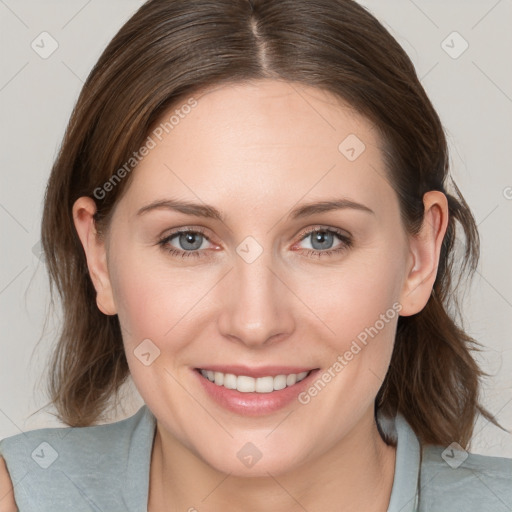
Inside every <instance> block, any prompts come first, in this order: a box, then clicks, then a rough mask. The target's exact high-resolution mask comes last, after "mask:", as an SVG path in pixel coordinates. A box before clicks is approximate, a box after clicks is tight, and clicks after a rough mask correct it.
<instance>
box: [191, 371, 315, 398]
mask: <svg viewBox="0 0 512 512" xmlns="http://www.w3.org/2000/svg"><path fill="white" fill-rule="evenodd" d="M199 371H200V373H201V375H202V376H203V377H204V378H205V379H208V380H209V381H210V382H213V383H214V384H216V385H217V386H219V387H224V388H226V389H233V390H237V391H239V392H240V393H272V392H273V391H280V390H281V389H284V388H287V387H290V386H293V385H295V384H296V383H298V382H300V381H302V380H304V379H305V378H306V377H307V376H308V374H309V373H310V372H311V370H310V371H306V372H300V373H290V374H287V375H285V374H282V375H276V376H274V377H273V376H271V375H268V376H263V377H257V378H254V377H249V376H248V375H235V374H233V373H222V372H219V371H215V372H214V371H212V370H203V369H199Z"/></svg>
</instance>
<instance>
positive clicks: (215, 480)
mask: <svg viewBox="0 0 512 512" xmlns="http://www.w3.org/2000/svg"><path fill="white" fill-rule="evenodd" d="M369 413H371V414H366V415H365V416H364V417H363V418H362V419H361V421H360V422H359V423H358V424H356V425H355V426H354V428H353V429H352V430H351V431H350V433H349V434H348V435H347V436H345V437H344V438H343V439H341V440H340V441H339V442H338V443H337V444H336V445H335V446H333V448H332V449H331V450H329V451H328V452H326V453H323V454H322V455H321V456H319V457H316V458H315V459H308V460H307V462H304V463H303V464H301V465H298V466H297V467H294V468H292V469H290V470H289V471H286V472H283V473H280V474H279V475H271V474H270V473H268V475H269V476H268V477H253V478H247V477H235V476H231V475H229V474H225V473H222V472H219V471H217V470H216V469H215V468H212V467H211V466H210V465H209V464H207V463H205V462H204V461H203V460H202V459H200V458H199V457H198V456H197V455H196V454H195V453H193V452H192V451H191V450H189V449H188V448H187V447H185V446H184V445H183V444H181V443H180V442H179V441H178V440H177V439H176V438H174V437H173V436H172V435H170V434H169V433H167V432H165V431H163V429H161V428H160V425H159V424H158V423H157V431H156V434H155V441H154V445H153V452H152V457H151V472H150V487H149V501H148V512H163V511H164V510H168V509H169V508H168V507H169V504H172V505H173V507H175V509H176V510H190V511H197V512H203V511H217V510H222V511H223V512H235V511H239V510H245V511H247V512H260V511H262V510H273V511H276V512H281V511H282V512H295V511H297V512H299V511H300V512H303V511H304V510H322V509H324V510H336V511H339V512H348V511H353V510H365V511H366V512H386V510H387V508H388V504H389V499H390V496H391V489H392V486H393V478H394V469H395V457H396V449H395V448H394V447H392V446H388V445H387V444H386V443H385V442H384V441H383V440H382V438H381V436H380V434H379V432H378V430H377V426H376V424H375V421H374V418H373V410H371V411H369Z"/></svg>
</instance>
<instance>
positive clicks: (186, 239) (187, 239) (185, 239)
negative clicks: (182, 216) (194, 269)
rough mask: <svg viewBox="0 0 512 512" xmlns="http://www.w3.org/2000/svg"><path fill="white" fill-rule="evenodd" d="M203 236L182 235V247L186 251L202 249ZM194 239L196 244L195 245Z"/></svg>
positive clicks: (180, 237)
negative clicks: (189, 245)
mask: <svg viewBox="0 0 512 512" xmlns="http://www.w3.org/2000/svg"><path fill="white" fill-rule="evenodd" d="M201 238H202V235H201V234H200V233H181V234H180V236H179V242H180V246H181V247H182V248H183V249H185V250H190V251H193V250H196V249H199V247H201V243H202V240H201ZM194 239H196V242H195V243H194ZM185 244H192V247H187V246H186V245H185Z"/></svg>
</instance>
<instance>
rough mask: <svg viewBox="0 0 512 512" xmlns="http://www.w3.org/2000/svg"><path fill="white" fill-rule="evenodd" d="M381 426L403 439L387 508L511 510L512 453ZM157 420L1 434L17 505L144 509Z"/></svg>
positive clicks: (141, 417)
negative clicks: (434, 441)
mask: <svg viewBox="0 0 512 512" xmlns="http://www.w3.org/2000/svg"><path fill="white" fill-rule="evenodd" d="M379 422H380V421H379ZM381 426H382V429H383V430H384V431H385V432H386V433H388V434H389V435H390V436H392V437H396V438H397V439H398V445H397V455H396V465H395V477H394V482H393V488H392V492H391V499H390V503H389V507H388V512H512V459H506V458H501V457H486V456H482V455H475V454H468V453H467V452H465V451H463V450H461V449H459V447H458V446H457V445H455V444H452V445H450V446H449V447H442V446H433V445H427V446H424V447H423V449H421V448H420V443H419V441H418V438H417V437H416V435H415V433H414V431H413V430H412V428H411V427H410V426H409V424H408V423H407V422H406V421H405V419H404V418H403V416H401V415H400V414H399V415H397V417H396V418H395V419H394V420H391V421H388V422H384V421H382V423H381ZM155 427H156V420H155V417H154V416H153V414H152V413H151V411H150V410H149V409H148V407H147V406H146V405H144V406H142V407H141V408H140V409H139V410H138V412H137V413H136V414H134V415H133V416H131V417H129V418H127V419H125V420H122V421H118V422H115V423H110V424H106V425H98V426H93V427H81V428H71V427H64V428H44V429H37V430H32V431H29V432H24V433H21V434H16V435H14V436H11V437H8V438H5V439H3V440H2V441H0V455H1V456H2V457H3V458H4V459H5V462H6V465H7V469H8V470H9V473H10V476H11V479H12V481H13V485H14V497H15V500H16V503H17V505H18V508H19V511H20V512H71V511H73V512H147V503H148V490H149V469H150V458H151V449H152V444H153V438H154V434H155ZM194 506H195V508H196V509H197V510H201V504H200V503H197V504H194V503H192V504H191V507H194ZM327 512H330V511H327ZM333 512H334V511H333ZM362 512H364V511H362Z"/></svg>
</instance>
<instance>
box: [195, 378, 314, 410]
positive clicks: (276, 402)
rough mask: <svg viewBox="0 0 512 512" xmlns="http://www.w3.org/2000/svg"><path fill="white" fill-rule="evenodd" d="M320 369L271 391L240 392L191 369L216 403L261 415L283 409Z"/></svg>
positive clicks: (229, 408) (227, 407)
mask: <svg viewBox="0 0 512 512" xmlns="http://www.w3.org/2000/svg"><path fill="white" fill-rule="evenodd" d="M319 371H320V370H319V369H318V368H317V369H316V370H311V372H310V373H309V375H308V376H307V377H306V378H304V379H303V380H301V381H300V382H298V383H297V384H294V385H293V386H289V387H286V388H284V389H280V390H278V391H272V392H271V393H241V392H240V391H237V390H236V389H228V388H225V387H224V386H217V384H215V383H213V382H211V381H210V380H208V379H207V378H205V377H203V376H202V375H201V373H200V371H199V370H193V372H194V373H195V375H196V376H197V378H198V379H199V382H200V383H201V385H202V386H203V388H204V390H205V391H206V393H207V394H208V396H210V398H212V399H213V400H214V401H215V402H216V403H218V404H219V405H221V406H222V407H224V408H225V409H228V410H229V411H231V412H234V413H236V414H240V415H242V416H262V415H264V414H271V413H273V412H276V411H279V410H280V409H283V408H284V407H286V406H287V405H290V404H291V403H292V402H293V401H294V400H296V399H297V396H298V395H299V393H301V392H302V391H304V389H305V388H307V387H308V386H309V385H310V382H311V381H312V380H313V379H314V377H315V375H316V374H317V373H318V372H319Z"/></svg>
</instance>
